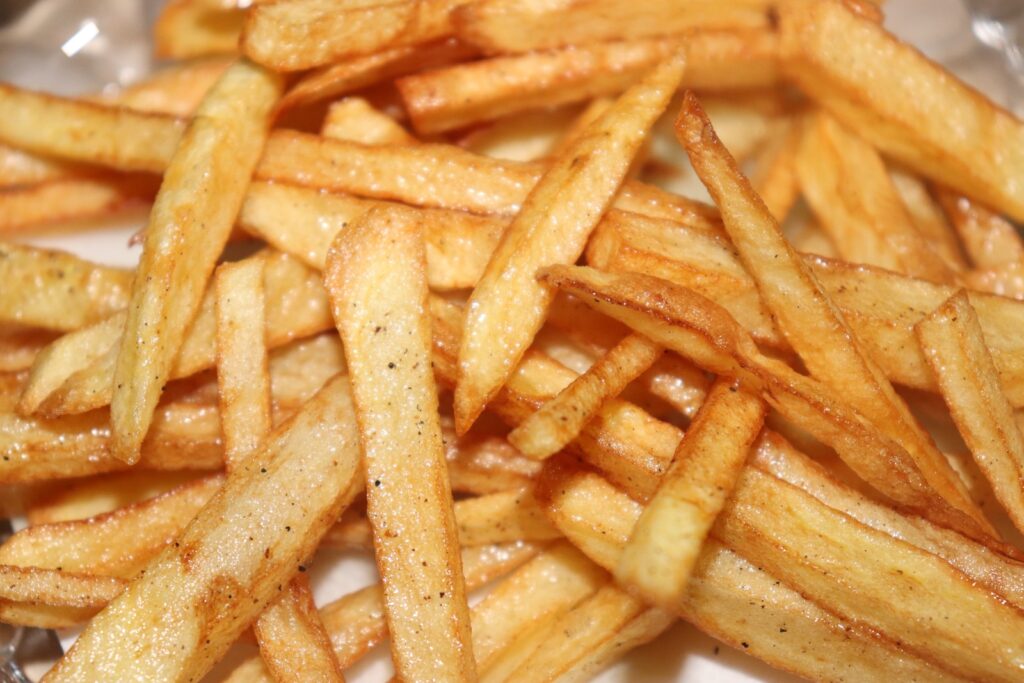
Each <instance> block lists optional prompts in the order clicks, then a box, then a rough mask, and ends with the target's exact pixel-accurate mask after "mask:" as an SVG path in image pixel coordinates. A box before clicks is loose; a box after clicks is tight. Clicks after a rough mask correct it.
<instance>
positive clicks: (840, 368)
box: [676, 5, 991, 533]
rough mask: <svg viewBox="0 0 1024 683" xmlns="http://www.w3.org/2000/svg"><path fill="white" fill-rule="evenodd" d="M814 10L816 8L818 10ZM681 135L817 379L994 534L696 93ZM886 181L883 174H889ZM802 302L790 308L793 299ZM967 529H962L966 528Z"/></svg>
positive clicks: (941, 494)
mask: <svg viewBox="0 0 1024 683" xmlns="http://www.w3.org/2000/svg"><path fill="white" fill-rule="evenodd" d="M815 6H816V5H815ZM676 132H677V135H678V137H679V140H680V142H681V143H682V144H683V146H684V147H685V148H686V151H687V154H688V155H689V156H690V160H691V162H692V163H693V165H694V169H695V170H696V171H697V174H698V175H699V176H700V178H701V180H702V181H703V182H704V183H705V184H706V185H707V188H708V191H709V192H710V193H711V195H712V196H713V197H714V198H715V201H716V204H718V206H719V210H720V211H721V212H722V220H723V223H724V225H725V228H726V231H727V232H728V233H729V236H730V237H731V238H732V241H733V244H735V245H736V249H737V251H738V252H739V256H740V259H741V260H742V261H743V264H744V266H745V267H746V268H747V270H748V271H750V274H751V276H752V277H753V278H754V281H755V282H756V283H757V286H758V290H759V291H760V293H761V296H762V298H763V300H764V302H765V305H766V306H767V307H768V309H769V310H770V311H771V312H772V315H773V316H774V317H775V319H776V320H777V321H778V324H779V327H780V328H781V329H782V332H783V334H785V335H786V338H787V339H788V340H789V342H790V343H791V344H792V345H793V347H794V350H796V352H797V353H798V354H800V357H801V360H803V362H804V363H805V364H806V365H807V368H808V369H809V370H810V372H811V374H812V375H813V376H815V377H818V378H820V379H821V380H822V381H823V382H824V383H825V384H827V385H828V386H830V387H831V388H832V389H833V390H834V391H836V392H841V393H842V396H843V398H844V400H846V401H848V402H849V404H850V405H851V406H852V407H853V408H854V409H856V410H858V411H859V412H861V413H862V414H863V415H864V416H865V417H866V418H867V419H869V420H871V421H872V422H873V423H874V424H875V425H876V426H877V427H878V428H879V429H880V430H882V431H883V433H885V434H887V435H888V436H890V437H891V438H893V439H895V440H896V441H897V443H899V444H900V445H901V446H902V447H903V448H905V449H906V451H907V453H908V454H909V455H910V458H911V463H910V466H911V467H912V469H913V470H916V471H917V472H918V473H919V476H921V477H923V478H924V481H925V482H926V483H927V486H928V487H929V488H930V489H931V490H932V492H933V494H934V496H935V497H938V498H941V499H942V500H944V501H946V503H947V504H948V505H949V506H950V507H952V508H953V509H954V510H957V511H959V512H960V513H962V514H963V516H964V517H965V520H968V519H969V520H971V521H972V522H973V524H974V525H976V529H975V533H977V529H980V530H983V531H991V527H990V526H989V524H988V522H987V521H986V520H985V517H984V515H983V514H982V513H981V511H980V510H979V509H978V507H977V506H976V505H975V504H974V503H973V501H971V499H970V496H969V495H968V493H967V489H966V487H965V486H964V483H963V481H962V480H961V479H960V478H959V476H958V475H957V474H956V472H954V471H953V469H952V468H951V467H950V465H949V462H948V461H947V460H946V459H945V457H944V456H943V455H942V454H941V453H940V452H939V451H938V449H937V448H936V447H935V444H934V443H932V441H931V437H929V435H928V434H927V433H926V432H925V431H924V429H923V428H922V427H921V426H920V425H919V424H918V423H917V420H916V419H915V418H914V416H913V415H911V413H910V409H909V408H907V405H906V403H904V402H903V399H901V398H900V397H899V396H898V395H897V394H896V392H895V390H894V389H893V388H892V385H891V384H890V383H889V380H888V379H887V378H886V377H885V375H884V374H883V373H882V371H881V370H880V369H879V368H878V366H877V365H876V364H875V362H874V361H873V360H872V359H871V358H870V356H868V355H867V354H866V353H865V352H864V350H863V349H862V348H861V345H860V342H859V341H858V339H857V337H856V336H855V334H854V332H853V331H851V330H850V328H849V326H848V325H847V323H846V319H845V318H844V317H843V315H842V313H840V312H839V310H838V309H837V308H836V307H835V305H834V304H833V303H832V301H831V299H829V297H828V295H827V294H826V293H825V291H824V289H823V288H822V286H821V284H820V283H819V282H818V280H817V278H815V276H814V274H813V273H812V272H811V270H810V269H809V268H808V267H807V266H806V264H804V262H803V260H802V259H801V258H800V257H799V256H798V255H797V253H796V252H795V251H794V250H793V248H792V247H791V246H790V245H789V244H788V243H787V242H786V240H785V238H784V237H783V236H782V233H781V232H780V231H779V228H778V225H777V224H776V223H775V220H774V219H773V218H772V217H771V214H769V213H768V210H767V208H766V207H765V206H764V203H763V202H762V201H761V200H760V198H758V197H757V195H756V194H755V193H754V191H753V189H752V188H751V187H750V184H749V183H748V182H747V180H746V179H745V178H744V177H743V175H742V174H741V173H740V172H739V170H738V169H737V168H736V163H735V161H733V159H732V158H731V157H730V156H729V153H728V152H727V151H726V150H725V149H724V148H723V147H722V145H721V143H720V142H718V139H717V138H716V137H715V133H714V130H713V129H712V128H711V124H710V123H709V122H708V119H707V116H705V115H704V112H703V110H702V109H701V107H700V104H699V103H698V102H697V99H696V97H694V96H693V94H692V93H688V94H687V98H686V101H685V102H684V104H683V109H682V111H681V112H680V115H679V118H678V119H677V120H676ZM883 173H884V169H883ZM794 298H795V299H798V300H799V301H800V305H799V306H792V305H791V302H792V301H793V299H794ZM961 528H963V525H961Z"/></svg>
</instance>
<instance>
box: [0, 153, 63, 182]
mask: <svg viewBox="0 0 1024 683" xmlns="http://www.w3.org/2000/svg"><path fill="white" fill-rule="evenodd" d="M81 170H82V169H81V168H79V167H78V166H77V165H75V164H73V163H69V162H66V161H57V160H55V159H50V158H47V157H41V156H37V155H34V154H30V153H28V152H23V151H21V150H19V149H14V148H13V147H8V146H6V145H0V188H4V189H8V188H12V187H18V186H21V185H32V184H34V183H41V182H45V181H48V180H57V179H61V178H67V177H69V176H73V175H75V174H76V173H78V172H80V171H81Z"/></svg>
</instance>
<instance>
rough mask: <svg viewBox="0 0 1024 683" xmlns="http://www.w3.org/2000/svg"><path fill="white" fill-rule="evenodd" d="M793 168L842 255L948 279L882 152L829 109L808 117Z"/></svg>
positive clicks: (937, 279) (938, 279) (933, 278)
mask: <svg viewBox="0 0 1024 683" xmlns="http://www.w3.org/2000/svg"><path fill="white" fill-rule="evenodd" d="M796 171H797V176H798V177H799V179H800V189H801V190H802V191H803V195H804V197H805V198H806V199H807V202H808V203H809V204H810V206H811V208H812V209H813V210H814V213H815V215H816V216H817V217H818V221H819V223H820V224H821V225H822V227H824V228H825V229H826V230H827V231H828V233H829V237H831V238H832V241H833V242H834V243H835V245H836V247H838V249H839V254H840V255H841V256H842V257H843V258H844V259H846V260H847V261H853V262H855V263H867V264H870V265H873V266H880V267H882V268H888V269H890V270H895V271H898V272H901V273H905V274H907V275H911V276H913V277H920V278H924V279H926V280H931V281H933V282H943V283H948V282H951V281H952V279H953V271H952V270H950V269H949V267H948V266H947V265H946V264H945V262H944V261H943V260H942V259H941V258H940V257H939V255H938V253H937V252H936V251H935V250H933V249H932V247H931V245H930V244H929V243H928V241H927V240H926V239H925V237H924V235H922V234H921V233H920V232H919V231H918V229H917V226H916V225H915V224H914V221H913V219H912V218H911V216H910V214H909V213H908V212H907V210H906V207H905V206H904V205H903V202H902V201H901V200H900V196H899V193H898V192H897V191H896V188H895V186H894V185H893V183H892V179H891V178H890V177H889V173H888V171H887V169H886V167H885V163H884V162H883V161H882V157H881V156H879V154H878V152H877V151H876V150H875V149H874V147H872V146H871V145H870V144H869V143H867V142H865V141H864V140H863V139H862V138H860V137H859V136H858V135H857V134H856V133H853V132H852V131H850V130H848V129H847V128H845V127H844V126H843V125H842V124H841V123H839V122H838V121H836V120H835V119H834V118H833V117H832V116H830V115H829V114H827V113H824V112H822V113H819V114H817V115H816V116H814V117H812V118H811V120H810V121H809V122H808V124H807V126H806V128H805V129H804V135H803V139H802V140H801V143H800V151H799V153H798V154H797V157H796Z"/></svg>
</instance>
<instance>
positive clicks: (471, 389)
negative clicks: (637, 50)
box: [455, 56, 684, 434]
mask: <svg viewBox="0 0 1024 683" xmlns="http://www.w3.org/2000/svg"><path fill="white" fill-rule="evenodd" d="M683 69H684V60H683V58H682V57H681V56H676V57H674V58H673V59H670V60H669V61H667V62H666V63H665V64H663V65H662V66H660V67H659V68H657V69H655V70H654V71H653V72H651V74H650V75H648V76H647V77H646V78H645V79H644V80H643V81H641V82H640V83H638V84H637V85H636V86H634V87H633V88H631V89H630V90H628V91H627V92H626V93H625V94H623V95H622V97H621V98H619V100H618V101H616V103H615V104H613V105H612V106H611V107H610V108H609V109H608V111H607V112H605V114H604V115H603V116H602V117H601V118H599V119H598V120H597V121H596V122H594V124H593V125H592V126H591V127H590V128H588V129H587V131H586V133H584V134H583V136H582V137H581V138H580V139H579V140H578V141H577V142H576V143H575V144H574V145H572V146H570V147H569V148H568V149H567V150H566V152H565V154H564V156H562V157H560V158H559V159H557V160H555V161H554V162H553V163H552V165H551V167H550V169H549V170H548V172H547V173H546V174H545V175H544V177H543V178H542V179H541V180H540V181H539V182H538V183H537V185H536V186H535V187H534V189H533V190H532V191H531V192H530V195H529V197H527V199H526V201H525V202H524V204H523V208H522V210H521V211H520V212H519V214H518V215H517V216H516V217H515V219H514V220H513V221H512V223H511V224H510V225H509V228H508V230H507V231H506V232H505V234H504V235H503V236H502V239H501V242H499V244H498V246H497V248H496V250H495V252H494V255H493V256H492V257H491V260H490V262H489V263H488V264H487V269H486V270H485V271H484V274H483V277H482V278H481V279H480V282H479V283H478V284H477V286H476V287H475V288H474V290H473V294H472V296H471V297H470V302H469V305H468V306H467V313H468V315H467V318H466V324H465V329H464V331H463V337H462V347H461V349H460V351H459V382H458V384H457V385H456V388H455V428H456V430H457V431H458V432H459V433H460V434H461V433H465V432H466V431H467V430H468V429H469V427H470V425H472V424H473V422H474V421H475V420H476V418H477V417H478V416H479V415H480V413H481V411H482V410H483V409H484V406H486V405H487V402H488V401H489V400H490V399H491V398H492V397H493V396H494V394H495V393H496V392H497V390H498V389H499V388H500V387H501V385H502V384H504V383H505V380H506V379H507V378H508V376H509V375H510V374H511V373H512V371H513V369H514V366H515V365H516V363H518V361H519V358H520V357H521V356H522V354H523V352H524V351H525V350H526V348H527V346H529V344H530V343H531V342H532V341H533V337H534V335H536V333H537V331H538V330H539V329H540V327H541V325H542V324H543V323H544V316H545V313H546V311H547V307H548V305H549V304H550V303H551V299H552V296H553V294H552V292H551V290H549V289H548V288H546V287H545V286H544V285H541V284H539V283H538V282H537V281H536V280H535V279H534V273H535V271H536V270H537V269H538V268H540V267H543V266H546V265H550V264H553V263H573V262H575V261H576V259H578V258H579V256H580V254H581V253H582V252H583V248H584V247H585V246H586V242H587V238H588V237H589V236H590V232H591V231H592V230H593V228H594V226H595V225H596V224H597V223H598V221H600V219H601V215H602V214H603V213H604V212H605V210H606V209H607V208H608V206H609V204H610V203H611V200H612V198H613V197H614V196H615V192H616V191H617V190H618V188H619V185H620V184H621V183H622V181H623V179H624V178H625V175H626V172H627V171H628V170H629V166H630V164H631V163H632V161H633V156H634V155H635V154H636V152H637V150H638V149H639V147H640V145H641V144H642V143H643V140H644V138H645V137H646V134H647V132H648V131H649V130H650V127H651V126H652V125H653V124H654V121H655V120H656V119H657V118H658V116H660V115H661V113H662V111H664V109H665V107H666V106H667V105H668V102H669V100H670V99H671V98H672V95H673V94H674V93H675V91H676V88H677V87H678V85H679V80H680V79H681V78H682V74H683ZM510 323H512V324H510Z"/></svg>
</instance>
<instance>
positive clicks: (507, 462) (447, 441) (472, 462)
mask: <svg viewBox="0 0 1024 683" xmlns="http://www.w3.org/2000/svg"><path fill="white" fill-rule="evenodd" d="M441 429H442V432H443V434H444V445H445V458H446V459H447V460H448V477H449V479H450V481H451V485H452V490H453V491H460V492H468V493H475V494H477V495H484V494H487V493H499V492H502V491H511V490H513V489H519V488H523V487H524V486H528V485H529V484H530V482H531V480H532V479H533V477H534V476H535V475H536V474H537V473H538V472H539V471H540V463H538V462H537V461H535V460H530V459H529V458H526V457H524V456H523V455H521V454H520V453H519V451H517V450H516V449H515V448H513V447H512V445H511V444H509V442H508V441H506V440H505V439H504V438H503V437H500V436H494V435H486V434H478V433H476V432H471V433H469V434H466V435H465V436H462V437H458V436H456V435H455V429H454V427H453V425H452V424H451V421H450V419H447V420H446V419H445V418H444V417H442V421H441Z"/></svg>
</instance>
